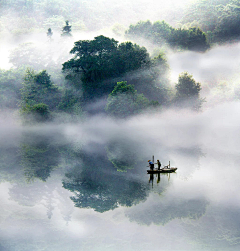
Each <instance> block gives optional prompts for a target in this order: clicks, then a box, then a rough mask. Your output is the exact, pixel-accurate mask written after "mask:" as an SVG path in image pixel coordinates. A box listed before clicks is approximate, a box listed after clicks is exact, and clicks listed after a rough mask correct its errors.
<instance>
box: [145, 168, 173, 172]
mask: <svg viewBox="0 0 240 251" xmlns="http://www.w3.org/2000/svg"><path fill="white" fill-rule="evenodd" d="M176 170H177V167H171V168H166V167H164V168H162V169H160V170H158V169H153V170H147V173H173V172H175V171H176Z"/></svg>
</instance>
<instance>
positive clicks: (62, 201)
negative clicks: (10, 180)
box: [9, 181, 73, 222]
mask: <svg viewBox="0 0 240 251" xmlns="http://www.w3.org/2000/svg"><path fill="white" fill-rule="evenodd" d="M9 195H10V197H11V200H14V201H15V202H17V203H18V204H19V205H22V206H28V207H33V206H35V205H37V204H42V205H43V206H44V207H45V208H46V215H47V217H48V218H49V219H51V217H52V215H53V211H54V209H55V208H56V207H58V208H59V209H60V212H61V214H62V217H63V219H64V220H65V221H66V222H68V221H70V220H71V214H72V211H73V205H72V204H71V203H69V202H70V200H69V193H68V192H67V191H66V190H65V189H62V187H61V185H60V184H59V183H58V182H54V181H51V182H49V183H42V182H40V181H35V182H34V183H28V184H14V185H13V186H12V187H11V188H10V189H9Z"/></svg>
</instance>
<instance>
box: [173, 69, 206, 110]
mask: <svg viewBox="0 0 240 251" xmlns="http://www.w3.org/2000/svg"><path fill="white" fill-rule="evenodd" d="M175 87H176V97H175V104H176V105H177V106H178V107H183V108H192V109H194V110H199V109H200V108H201V105H202V102H203V101H204V100H203V99H201V98H200V91H201V84H200V83H197V82H196V81H195V80H194V79H193V76H192V75H189V74H188V73H187V72H184V73H182V74H180V75H179V78H178V83H177V84H176V86H175Z"/></svg>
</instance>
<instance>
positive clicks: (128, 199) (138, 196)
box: [63, 155, 148, 212]
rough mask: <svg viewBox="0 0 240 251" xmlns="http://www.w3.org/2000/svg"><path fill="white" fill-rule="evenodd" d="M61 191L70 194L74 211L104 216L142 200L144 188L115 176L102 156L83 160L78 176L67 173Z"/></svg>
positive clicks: (131, 178)
mask: <svg viewBox="0 0 240 251" xmlns="http://www.w3.org/2000/svg"><path fill="white" fill-rule="evenodd" d="M63 187H64V188H66V189H68V190H70V191H72V192H74V194H75V196H73V197H71V199H72V200H73V201H74V203H75V206H76V207H80V208H93V209H94V210H96V211H98V212H105V211H108V210H111V209H114V208H117V207H118V206H119V205H121V206H128V207H130V206H132V205H134V204H137V203H139V202H140V201H143V200H145V199H146V197H147V194H148V186H147V184H146V183H143V182H141V181H138V180H136V179H134V177H132V176H129V174H127V173H122V172H120V173H119V172H117V171H116V170H115V169H114V168H113V166H112V164H111V163H110V162H109V161H108V160H107V157H106V156H96V155H95V156H94V157H93V156H87V155H85V156H84V158H83V168H82V172H80V173H79V172H78V173H76V172H75V171H74V170H73V172H69V173H67V174H66V178H65V179H64V181H63Z"/></svg>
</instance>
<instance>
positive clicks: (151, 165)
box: [148, 160, 154, 170]
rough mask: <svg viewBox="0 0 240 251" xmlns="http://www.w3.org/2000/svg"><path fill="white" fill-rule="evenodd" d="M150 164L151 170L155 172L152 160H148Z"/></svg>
mask: <svg viewBox="0 0 240 251" xmlns="http://www.w3.org/2000/svg"><path fill="white" fill-rule="evenodd" d="M148 164H149V167H150V170H153V169H154V164H153V163H152V161H151V160H148Z"/></svg>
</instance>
